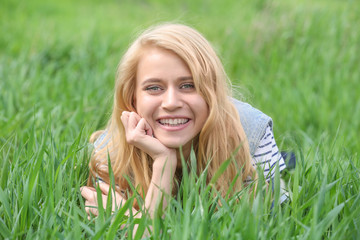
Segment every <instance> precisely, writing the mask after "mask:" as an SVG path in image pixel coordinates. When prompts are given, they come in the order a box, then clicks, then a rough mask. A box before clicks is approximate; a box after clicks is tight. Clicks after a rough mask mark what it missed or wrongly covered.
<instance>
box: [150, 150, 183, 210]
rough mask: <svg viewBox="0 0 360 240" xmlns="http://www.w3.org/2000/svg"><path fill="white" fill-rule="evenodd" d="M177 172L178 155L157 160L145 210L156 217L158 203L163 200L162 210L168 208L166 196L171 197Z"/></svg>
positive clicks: (170, 155)
mask: <svg viewBox="0 0 360 240" xmlns="http://www.w3.org/2000/svg"><path fill="white" fill-rule="evenodd" d="M175 170H176V154H174V153H172V154H169V155H168V156H167V157H163V158H161V159H156V161H154V165H153V174H152V178H151V183H150V186H149V189H148V191H147V194H146V197H145V208H146V210H147V211H148V212H149V214H150V216H151V217H153V216H154V212H155V209H156V207H157V205H158V203H159V202H160V201H161V200H162V209H165V208H166V206H167V201H166V196H169V195H171V191H172V184H173V179H174V175H175Z"/></svg>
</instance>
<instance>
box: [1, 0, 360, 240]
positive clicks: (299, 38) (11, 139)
mask: <svg viewBox="0 0 360 240" xmlns="http://www.w3.org/2000/svg"><path fill="white" fill-rule="evenodd" d="M167 21H171V22H180V23H185V24H188V25H190V26H193V27H195V28H196V29H198V30H199V31H200V32H202V33H203V34H204V35H205V37H207V38H208V39H209V40H210V42H211V43H212V44H213V46H214V47H215V49H216V50H217V52H218V54H219V56H220V57H221V59H222V61H223V63H224V66H225V69H226V70H227V73H228V75H229V77H230V79H231V80H232V82H233V84H234V86H235V87H234V91H235V92H236V95H237V96H241V97H242V98H243V99H244V100H245V101H248V102H250V103H251V104H252V105H254V106H255V107H257V108H259V109H261V110H262V111H263V112H265V113H267V114H268V115H270V116H271V117H272V118H273V120H274V132H275V138H276V140H277V143H278V145H279V146H280V149H281V150H291V151H294V152H295V153H296V156H297V161H298V162H297V164H298V167H297V168H296V170H294V171H293V172H290V173H289V174H288V175H287V180H288V183H289V188H288V189H289V191H290V192H291V194H293V195H292V196H291V199H292V201H291V202H290V203H288V204H286V205H285V207H282V208H277V207H276V206H275V209H274V210H271V211H274V213H275V214H274V216H275V217H273V216H272V215H271V214H269V209H270V205H271V201H270V198H269V197H266V199H267V201H263V202H262V201H259V199H260V198H257V200H256V201H255V203H254V204H253V205H251V206H250V205H248V203H247V202H246V201H242V202H239V204H234V203H232V205H231V209H230V210H229V209H226V208H224V209H222V210H221V211H218V212H216V213H214V214H212V215H210V216H208V218H207V219H204V218H203V211H202V210H201V208H197V207H196V206H198V205H197V204H201V201H205V203H206V204H208V203H209V202H211V201H212V200H211V199H210V200H207V199H200V198H194V199H195V200H194V199H193V200H192V201H188V203H187V204H185V203H181V204H184V205H183V206H184V208H186V209H187V210H188V212H185V213H184V212H182V209H180V210H176V209H177V208H178V207H179V206H180V208H181V207H182V205H181V204H178V203H176V202H175V203H172V204H170V206H171V207H169V209H170V210H169V212H168V213H167V214H166V216H165V221H164V222H163V223H162V224H163V225H161V226H162V228H161V230H159V232H162V233H164V236H165V238H166V236H168V235H166V234H170V235H171V234H172V233H174V234H173V237H174V239H176V236H177V238H182V239H186V238H187V237H189V238H195V236H198V238H199V239H202V238H201V237H202V236H208V237H211V236H212V237H213V238H216V236H217V237H219V238H223V239H229V236H230V235H231V236H232V237H233V238H237V239H238V238H239V236H242V237H243V238H245V239H251V238H255V237H257V238H263V239H274V238H280V239H281V238H282V239H288V238H290V237H295V238H297V237H298V238H307V239H325V238H333V239H340V238H354V239H355V238H356V236H359V232H360V231H359V229H360V227H359V226H360V225H359V224H360V221H359V213H360V208H359V207H358V206H360V205H359V202H360V195H359V186H360V185H359V179H360V178H359V169H360V161H359V156H358V152H359V149H360V141H359V137H358V135H359V134H360V120H359V119H360V85H359V79H360V30H359V26H360V2H359V1H358V0H352V1H351V0H315V1H311V0H253V1H249V0H223V1H220V0H219V1H216V0H208V1H205V0H199V1H194V0H183V1H170V0H132V1H131V0H111V1H110V0H104V1H100V0H86V1H85V0H79V1H70V0H63V1H54V0H51V1H45V0H42V1H40V0H27V1H25V0H19V1H15V0H1V1H0V158H1V162H0V164H1V165H0V239H1V237H3V238H11V237H13V238H25V237H27V238H29V239H33V238H39V239H53V238H60V239H64V238H69V239H78V238H89V237H92V238H94V239H97V237H99V238H101V237H100V236H103V233H104V232H107V231H108V227H109V223H110V220H111V218H110V217H109V216H108V218H107V220H106V221H105V220H103V219H102V218H96V219H95V220H94V221H87V220H86V219H87V216H86V213H85V212H84V203H83V201H82V197H81V195H80V193H79V188H80V186H82V185H84V184H86V178H87V175H88V161H89V158H90V157H89V152H90V150H91V146H90V145H89V144H88V139H89V136H90V134H91V133H92V132H93V131H95V130H97V129H101V128H104V126H105V124H106V122H107V120H108V118H109V116H110V112H111V105H112V94H113V86H114V79H115V73H116V68H117V64H118V62H119V60H120V58H121V56H122V54H123V53H124V51H125V50H126V48H127V47H128V45H129V43H130V42H131V41H132V40H133V39H134V37H135V36H136V34H137V33H139V32H140V31H141V30H143V29H144V28H146V27H148V26H150V25H153V24H158V23H161V22H167ZM299 186H302V190H300V187H299ZM188 187H189V189H192V188H193V186H192V185H191V186H188ZM194 191H195V192H196V191H197V190H196V189H195V190H194ZM258 197H261V194H260V195H258ZM174 201H175V200H174ZM199 202H200V203H199ZM192 204H193V205H192ZM194 206H195V208H194ZM201 207H202V206H201ZM174 209H175V210H174ZM192 209H193V210H194V211H192ZM199 209H200V210H199ZM190 210H191V212H190ZM228 210H229V212H227V211H228ZM233 214H234V215H233ZM206 216H207V215H206ZM230 216H233V217H230ZM130 222H131V223H130V225H129V226H131V224H132V226H133V225H134V222H133V221H130ZM179 222H181V224H178V223H179ZM238 222H240V223H242V224H245V227H243V225H241V224H240V225H239V224H237V223H238ZM200 223H201V229H200V230H199V227H198V226H199V224H200ZM146 224H150V225H151V224H152V223H151V222H150V223H149V222H147V223H146ZM146 224H143V225H142V226H145V225H146ZM236 224H237V225H236ZM155 225H156V223H154V226H155ZM235 225H236V226H237V228H233V226H235ZM146 226H148V225H146ZM113 227H114V228H113ZM117 227H118V226H116V224H114V225H111V227H110V228H113V229H112V231H110V233H109V232H108V236H112V234H113V233H114V234H115V232H116V230H117ZM183 227H185V228H186V229H187V230H188V231H187V232H186V234H188V235H186V234H185V233H184V232H183ZM129 229H130V230H126V229H125V231H128V233H131V227H130V228H129ZM228 229H232V231H230V230H229V231H228ZM159 232H158V233H159ZM117 234H118V236H122V237H123V238H126V235H124V234H122V233H117ZM155 234H156V232H155ZM196 234H197V235H196ZM202 234H205V235H202ZM226 234H229V236H228V235H226ZM110 239H111V237H110Z"/></svg>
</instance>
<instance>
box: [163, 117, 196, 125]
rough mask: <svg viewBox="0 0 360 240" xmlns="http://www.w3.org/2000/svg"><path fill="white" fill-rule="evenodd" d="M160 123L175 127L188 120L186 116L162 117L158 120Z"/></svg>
mask: <svg viewBox="0 0 360 240" xmlns="http://www.w3.org/2000/svg"><path fill="white" fill-rule="evenodd" d="M158 122H159V123H160V124H161V125H164V126H171V127H176V126H180V125H183V124H186V123H187V122H189V119H188V118H164V119H160V120H159V121H158Z"/></svg>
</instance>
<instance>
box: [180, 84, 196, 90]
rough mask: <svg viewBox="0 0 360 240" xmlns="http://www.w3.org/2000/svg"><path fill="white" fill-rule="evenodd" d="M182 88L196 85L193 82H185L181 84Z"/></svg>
mask: <svg viewBox="0 0 360 240" xmlns="http://www.w3.org/2000/svg"><path fill="white" fill-rule="evenodd" d="M180 88H182V89H184V88H185V89H188V88H195V85H194V84H193V83H184V84H183V85H181V86H180Z"/></svg>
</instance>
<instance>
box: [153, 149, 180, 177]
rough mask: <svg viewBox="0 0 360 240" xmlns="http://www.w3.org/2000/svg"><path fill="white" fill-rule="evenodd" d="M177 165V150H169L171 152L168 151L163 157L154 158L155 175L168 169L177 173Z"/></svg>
mask: <svg viewBox="0 0 360 240" xmlns="http://www.w3.org/2000/svg"><path fill="white" fill-rule="evenodd" d="M176 165H177V157H176V150H175V149H169V151H167V152H166V153H165V154H162V155H161V156H157V157H155V158H154V163H153V173H154V172H157V171H160V172H162V171H163V169H167V170H171V169H173V172H175V169H176Z"/></svg>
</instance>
